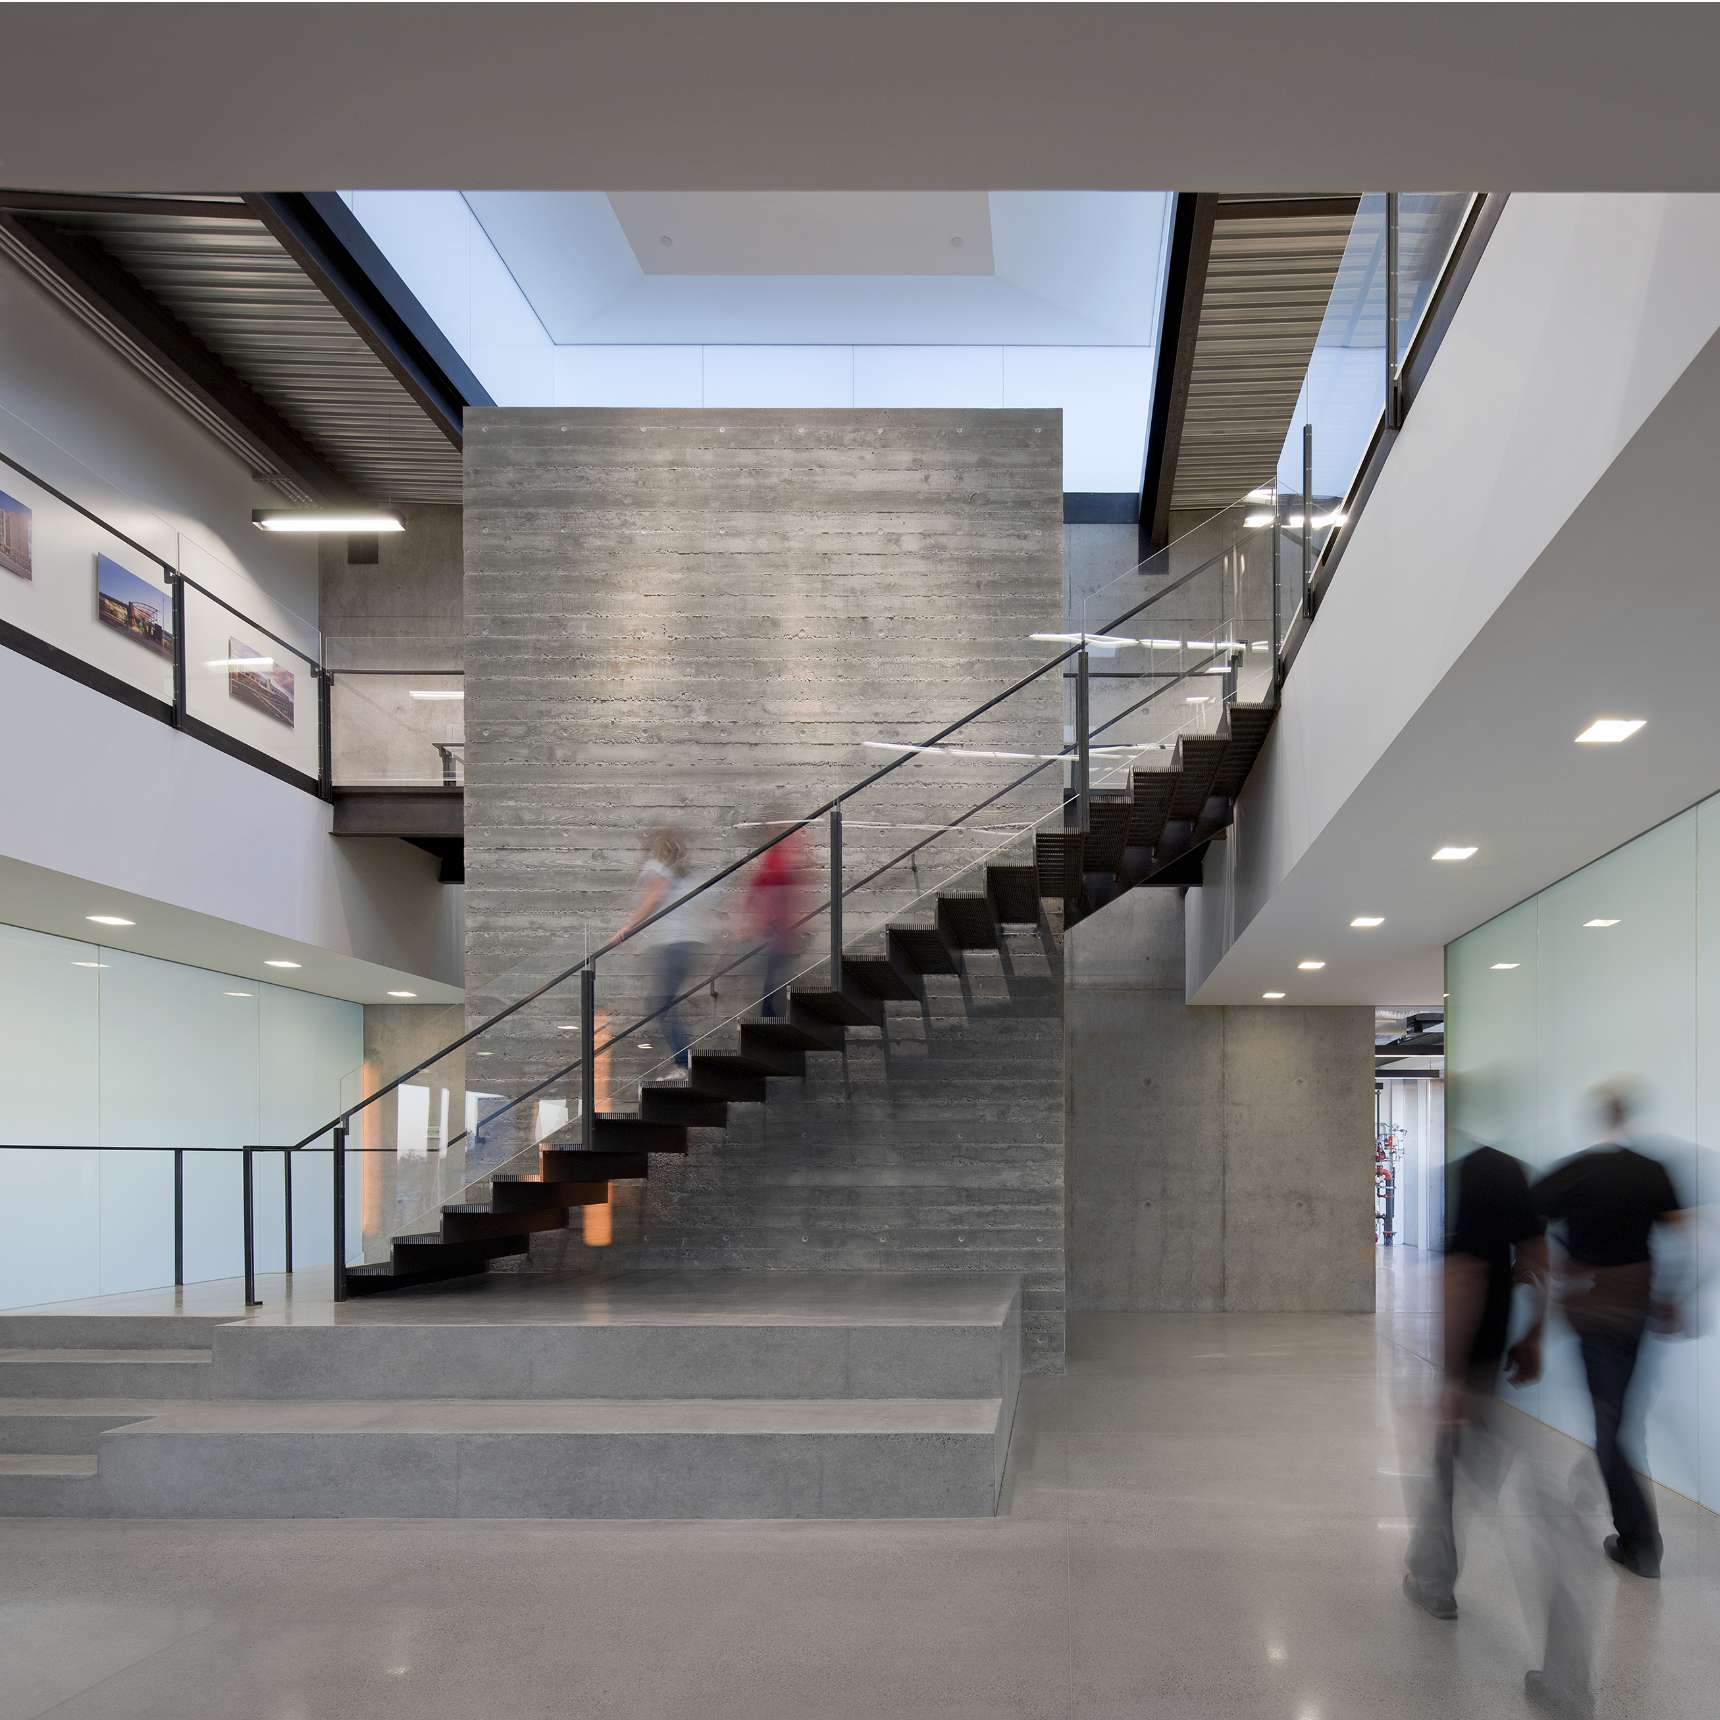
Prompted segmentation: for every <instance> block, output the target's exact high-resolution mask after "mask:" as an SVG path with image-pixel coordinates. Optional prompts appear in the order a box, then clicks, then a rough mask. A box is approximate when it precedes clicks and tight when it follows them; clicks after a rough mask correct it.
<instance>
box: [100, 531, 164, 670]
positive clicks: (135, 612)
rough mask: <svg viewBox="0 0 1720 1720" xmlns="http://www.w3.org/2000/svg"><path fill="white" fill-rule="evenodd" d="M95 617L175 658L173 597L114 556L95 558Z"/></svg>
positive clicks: (141, 642)
mask: <svg viewBox="0 0 1720 1720" xmlns="http://www.w3.org/2000/svg"><path fill="white" fill-rule="evenodd" d="M96 619H97V620H98V621H100V622H101V623H102V624H103V625H104V626H107V627H111V628H113V629H114V631H115V632H116V633H123V634H125V636H126V637H127V638H128V639H135V640H136V641H137V642H138V644H139V645H143V646H147V647H148V649H149V650H151V651H153V652H155V654H156V655H157V656H158V657H165V658H167V659H168V661H169V662H171V661H172V659H173V600H172V598H171V597H170V596H169V595H168V593H167V592H166V591H164V590H163V589H162V588H161V587H160V586H159V585H151V584H150V582H149V581H148V580H147V579H140V578H139V577H138V576H137V575H136V574H135V573H133V572H132V571H131V569H130V568H129V567H121V566H120V564H119V563H118V562H117V561H115V560H114V559H113V557H112V556H111V555H98V556H97V557H96Z"/></svg>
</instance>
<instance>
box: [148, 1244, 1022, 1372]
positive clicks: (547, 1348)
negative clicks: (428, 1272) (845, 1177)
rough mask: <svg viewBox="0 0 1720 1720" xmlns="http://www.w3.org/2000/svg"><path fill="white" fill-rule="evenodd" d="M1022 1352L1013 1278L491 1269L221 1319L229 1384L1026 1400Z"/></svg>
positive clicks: (218, 1366) (220, 1345) (218, 1353)
mask: <svg viewBox="0 0 1720 1720" xmlns="http://www.w3.org/2000/svg"><path fill="white" fill-rule="evenodd" d="M1020 1349H1021V1337H1020V1287H1019V1283H1018V1281H1017V1280H1016V1279H1015V1278H1014V1277H1012V1276H1009V1275H1006V1274H997V1275H992V1276H985V1277H973V1278H957V1277H953V1276H950V1277H945V1278H942V1279H940V1278H937V1277H933V1276H929V1275H921V1276H899V1275H891V1274H877V1273H870V1274H865V1275H860V1274H855V1275H851V1276H850V1275H841V1274H811V1273H798V1272H778V1273H759V1274H739V1273H737V1274H721V1273H691V1274H689V1273H676V1272H673V1271H665V1272H652V1273H635V1274H630V1275H628V1276H627V1277H625V1278H619V1279H615V1280H603V1281H595V1282H593V1281H586V1282H583V1283H577V1282H576V1283H565V1282H561V1283H558V1281H556V1280H555V1279H553V1278H548V1277H545V1276H535V1275H530V1274H519V1275H516V1276H515V1277H513V1278H512V1279H510V1278H508V1277H504V1276H498V1275H491V1276H490V1277H489V1278H487V1279H485V1280H481V1281H473V1282H471V1283H469V1284H466V1285H461V1286H459V1287H456V1288H451V1289H449V1290H448V1291H446V1292H442V1293H437V1292H433V1291H415V1292H409V1293H404V1294H402V1295H399V1296H391V1297H388V1298H378V1299H376V1300H375V1301H371V1300H366V1301H364V1302H362V1303H357V1304H353V1303H348V1304H345V1305H343V1306H342V1307H340V1308H339V1309H335V1308H334V1307H333V1306H332V1305H331V1306H329V1307H328V1308H326V1309H325V1310H322V1311H320V1312H319V1313H318V1314H317V1315H315V1316H307V1315H305V1314H303V1313H297V1314H283V1315H281V1316H280V1317H279V1318H275V1317H272V1316H271V1314H270V1312H269V1311H267V1310H265V1311H264V1313H263V1314H262V1315H261V1316H259V1317H257V1318H254V1319H251V1320H248V1321H244V1322H240V1323H235V1324H232V1325H227V1326H223V1327H222V1328H221V1329H220V1330H219V1332H218V1333H217V1334H216V1339H215V1351H214V1355H215V1370H214V1382H215V1383H214V1395H215V1396H217V1397H222V1398H261V1399H275V1398H288V1399H304V1400H309V1399H316V1398H339V1399H360V1398H369V1399H379V1400H388V1399H403V1398H476V1399H485V1398H521V1399H527V1398H545V1399H549V1398H630V1399H632V1398H636V1399H650V1398H711V1399H731V1398H783V1399H788V1398H857V1399H871V1398H970V1397H971V1398H995V1397H999V1396H1006V1397H1008V1398H1009V1400H1010V1401H1011V1402H1012V1403H1013V1401H1014V1397H1015V1389H1016V1381H1017V1378H1018V1371H1019V1356H1020ZM164 1395H165V1394H164Z"/></svg>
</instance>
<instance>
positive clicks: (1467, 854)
mask: <svg viewBox="0 0 1720 1720" xmlns="http://www.w3.org/2000/svg"><path fill="white" fill-rule="evenodd" d="M1477 852H1479V850H1477V849H1474V848H1460V847H1453V846H1448V847H1445V848H1436V849H1434V851H1433V857H1434V859H1435V860H1468V859H1471V858H1473V856H1474V855H1475V854H1476V853H1477Z"/></svg>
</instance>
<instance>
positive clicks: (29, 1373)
mask: <svg viewBox="0 0 1720 1720" xmlns="http://www.w3.org/2000/svg"><path fill="white" fill-rule="evenodd" d="M210 1360H211V1352H210V1351H209V1350H207V1349H185V1348H177V1349H171V1350H169V1349H156V1350H144V1349H135V1348H126V1347H121V1348H111V1347H108V1346H105V1345H104V1346H103V1347H102V1348H100V1349H50V1348H47V1347H46V1346H43V1347H40V1348H28V1349H11V1350H0V1398H17V1397H52V1398H75V1397H95V1398H116V1397H136V1398H202V1397H207V1396H208V1395H209V1380H210V1375H211V1371H212V1370H211V1367H210Z"/></svg>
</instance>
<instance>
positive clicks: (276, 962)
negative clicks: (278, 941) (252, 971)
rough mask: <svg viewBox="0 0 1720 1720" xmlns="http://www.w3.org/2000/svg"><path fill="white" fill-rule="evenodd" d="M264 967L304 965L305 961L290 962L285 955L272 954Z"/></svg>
mask: <svg viewBox="0 0 1720 1720" xmlns="http://www.w3.org/2000/svg"><path fill="white" fill-rule="evenodd" d="M263 966H264V967H278V968H296V967H303V966H304V963H303V962H290V961H288V960H287V959H286V958H285V957H284V956H271V957H270V958H269V959H268V960H267V961H266V962H264V963H263Z"/></svg>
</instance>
